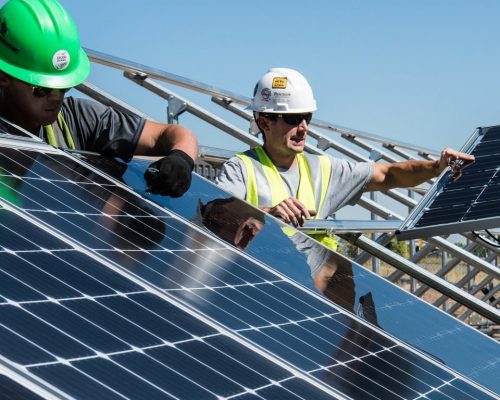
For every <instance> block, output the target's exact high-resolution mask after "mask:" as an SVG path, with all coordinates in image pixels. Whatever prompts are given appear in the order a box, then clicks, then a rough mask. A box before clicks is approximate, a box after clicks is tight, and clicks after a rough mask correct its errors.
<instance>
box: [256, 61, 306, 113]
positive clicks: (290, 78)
mask: <svg viewBox="0 0 500 400" xmlns="http://www.w3.org/2000/svg"><path fill="white" fill-rule="evenodd" d="M249 109H251V110H253V111H255V112H269V113H281V114H292V113H309V112H313V111H315V110H316V100H314V96H313V92H312V89H311V86H309V83H307V81H306V78H304V76H303V75H302V74H301V73H300V72H297V71H295V70H293V69H290V68H271V69H270V70H269V71H267V72H266V73H265V74H264V75H263V76H262V78H260V79H259V81H258V82H257V85H255V89H254V93H253V99H252V103H251V104H250V107H249Z"/></svg>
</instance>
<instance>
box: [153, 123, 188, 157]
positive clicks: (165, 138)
mask: <svg viewBox="0 0 500 400" xmlns="http://www.w3.org/2000/svg"><path fill="white" fill-rule="evenodd" d="M157 146H158V148H157V149H156V151H157V152H158V153H161V154H157V155H164V154H166V153H167V152H168V151H170V150H174V149H175V150H182V151H183V152H185V153H186V154H188V155H189V156H190V157H191V158H192V159H193V160H196V159H197V158H198V141H197V140H196V137H195V136H194V134H193V133H192V132H191V131H190V130H189V129H187V128H184V127H182V126H180V125H168V126H167V128H166V129H165V131H164V132H163V133H162V134H161V135H160V137H159V140H158V143H157Z"/></svg>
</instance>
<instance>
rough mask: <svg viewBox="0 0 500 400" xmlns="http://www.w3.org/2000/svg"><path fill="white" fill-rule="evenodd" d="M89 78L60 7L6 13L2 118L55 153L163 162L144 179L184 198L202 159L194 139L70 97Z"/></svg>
mask: <svg viewBox="0 0 500 400" xmlns="http://www.w3.org/2000/svg"><path fill="white" fill-rule="evenodd" d="M89 71H90V62H89V59H88V57H87V55H86V54H85V52H84V50H83V49H82V48H81V46H80V39H79V34H78V30H77V28H76V25H75V23H74V21H73V19H72V18H71V16H70V15H69V14H68V13H67V12H66V11H65V10H64V8H63V7H62V6H61V4H59V3H58V2H57V1H56V0H9V1H7V2H6V3H5V4H4V5H3V6H2V7H1V8H0V116H1V117H2V118H4V119H5V120H7V121H8V122H10V123H12V124H15V125H17V126H20V127H21V128H24V129H25V130H27V131H29V132H30V133H32V134H34V135H36V136H39V137H40V138H43V139H44V140H45V141H47V142H48V143H49V144H51V145H53V146H58V147H64V148H69V149H80V150H87V151H94V152H98V153H101V154H103V155H108V156H116V157H121V158H122V159H124V160H129V159H130V158H132V156H133V155H148V156H164V157H163V158H161V159H159V160H158V161H156V162H155V163H153V165H152V168H148V172H146V174H145V179H146V182H147V184H148V186H149V189H150V191H151V192H152V193H158V194H164V195H170V196H174V197H177V196H180V195H182V194H183V193H184V192H185V191H186V190H187V189H188V188H189V186H190V183H191V172H192V169H193V166H194V160H195V159H196V157H197V155H198V145H197V141H196V137H195V136H194V134H193V133H192V132H191V131H189V130H188V129H186V128H184V127H182V126H179V125H171V124H160V123H157V122H153V121H150V120H146V119H144V118H141V117H139V116H136V115H132V114H127V113H124V112H121V111H118V110H115V109H113V108H111V107H106V106H104V105H102V104H100V103H97V102H94V101H90V100H85V99H79V98H73V97H68V98H65V97H64V95H65V93H66V92H67V91H68V90H69V89H70V88H72V87H74V86H76V85H79V84H80V83H82V82H83V81H85V79H86V78H87V76H88V74H89ZM0 131H1V129H0ZM152 171H154V172H152Z"/></svg>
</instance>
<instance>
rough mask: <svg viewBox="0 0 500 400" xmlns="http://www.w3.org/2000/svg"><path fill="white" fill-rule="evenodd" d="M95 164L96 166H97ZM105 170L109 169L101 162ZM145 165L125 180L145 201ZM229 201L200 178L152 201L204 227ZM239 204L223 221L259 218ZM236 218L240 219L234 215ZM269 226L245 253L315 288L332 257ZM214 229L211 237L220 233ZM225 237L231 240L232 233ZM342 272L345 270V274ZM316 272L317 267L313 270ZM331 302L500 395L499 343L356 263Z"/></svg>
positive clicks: (339, 276) (133, 166)
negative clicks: (204, 216)
mask: <svg viewBox="0 0 500 400" xmlns="http://www.w3.org/2000/svg"><path fill="white" fill-rule="evenodd" d="M93 163H94V162H93ZM95 165H98V166H99V167H100V168H102V169H103V170H108V169H109V166H107V165H105V164H104V163H103V161H102V159H100V160H96V162H95ZM145 166H146V164H145V163H144V162H141V161H133V162H131V163H130V164H129V165H128V169H127V170H126V172H125V174H124V175H123V179H124V180H125V181H126V182H127V184H129V185H130V186H132V187H134V188H135V189H136V190H137V191H139V192H141V193H142V194H143V195H147V194H146V193H145V192H144V189H145V188H144V182H143V179H142V171H143V170H144V168H145ZM228 197H229V196H228V195H227V194H226V193H224V192H223V191H221V190H220V189H218V188H217V187H216V186H214V185H212V184H211V183H210V182H207V181H206V180H204V179H203V178H201V177H198V176H194V177H193V184H192V186H191V189H190V191H189V193H188V195H185V196H183V197H182V198H179V199H172V198H168V197H160V196H153V198H154V200H155V201H157V202H161V203H162V204H163V205H165V206H166V207H167V208H168V209H170V210H172V211H174V212H176V213H177V214H180V215H182V216H183V217H185V218H186V219H191V220H193V221H197V223H200V222H199V220H200V218H199V216H198V215H197V211H198V210H199V209H200V207H199V204H200V203H202V204H205V205H207V204H208V205H211V204H214V203H224V202H227V201H228V200H229V199H228ZM233 203H234V207H235V212H234V211H230V210H228V208H227V207H226V208H224V213H223V216H224V218H227V219H228V221H231V224H230V225H234V222H235V221H233V218H234V220H238V221H241V220H244V219H245V218H246V217H247V216H249V215H250V216H252V217H255V218H257V217H258V216H257V215H256V214H255V211H253V212H252V210H249V209H248V207H249V206H246V205H245V204H241V203H240V202H236V203H235V202H233V201H229V203H228V204H230V205H232V204H233ZM235 214H237V217H234V215H235ZM262 218H263V222H264V226H263V228H262V229H261V230H260V233H259V234H258V235H257V236H255V237H254V239H253V240H252V241H251V242H250V243H249V244H248V246H247V247H246V248H245V250H244V251H245V253H246V254H248V255H250V256H252V257H254V258H256V259H258V260H259V261H261V262H263V263H264V264H266V265H271V266H272V267H273V268H275V269H277V270H279V271H280V272H282V273H283V274H285V275H287V276H291V277H293V279H294V280H296V281H298V282H301V283H302V284H303V285H305V286H308V287H310V288H312V281H311V272H310V267H311V265H315V264H318V262H320V263H321V262H323V260H324V259H325V258H327V257H329V256H328V254H330V256H333V257H334V258H336V259H339V258H340V259H343V258H342V257H341V256H336V255H335V254H332V252H330V251H328V250H327V249H326V248H324V247H323V246H321V245H319V244H317V243H316V242H315V241H313V240H311V239H308V238H307V237H306V236H304V235H301V238H302V239H303V241H302V242H300V241H297V240H295V238H293V240H290V238H288V237H287V236H286V235H284V234H283V231H282V229H281V227H280V226H279V225H278V224H277V223H276V221H275V220H274V219H273V218H270V217H268V216H262ZM215 231H216V230H215V229H213V228H212V229H211V232H215ZM219 234H220V237H221V238H224V239H225V240H227V239H228V235H227V229H226V230H225V231H224V232H220V233H219ZM341 267H342V268H341ZM311 268H312V267H311ZM333 282H334V285H332V286H333V287H332V290H330V293H329V298H330V299H331V300H332V301H333V302H335V303H336V304H337V305H340V306H341V307H343V308H344V309H347V310H349V311H350V312H354V313H356V314H358V315H359V316H362V317H363V318H364V319H365V320H367V321H369V322H371V323H373V324H375V325H377V326H379V327H380V328H381V329H383V330H384V331H385V332H388V333H389V334H391V335H393V336H395V337H397V338H400V339H401V340H403V341H404V342H406V343H408V344H410V345H411V346H413V347H416V348H418V349H420V350H422V351H424V352H425V353H427V354H429V355H430V356H431V357H433V358H434V359H436V360H440V361H441V362H443V363H445V364H446V365H449V366H450V367H452V368H453V369H456V370H457V371H459V372H460V373H462V374H464V375H466V376H469V377H471V378H472V379H473V380H476V381H478V382H480V383H481V384H483V385H485V386H486V387H489V388H491V389H492V390H494V391H500V382H499V381H498V379H497V376H498V374H499V373H500V369H499V365H498V359H499V358H500V347H499V346H498V343H496V342H495V341H493V340H491V339H490V338H488V337H486V336H485V335H483V334H481V333H479V332H478V331H477V330H475V329H472V328H470V327H468V326H466V325H465V324H463V323H462V322H460V321H457V320H456V319H455V318H452V317H450V316H449V315H447V314H445V313H443V312H440V311H438V310H436V309H435V308H434V307H432V306H430V305H429V304H427V303H426V302H423V301H421V300H420V299H418V298H416V297H415V296H413V295H411V294H409V293H407V292H405V291H403V290H401V289H399V288H398V287H397V286H395V285H393V284H391V283H389V282H388V281H387V280H385V279H383V278H381V277H379V276H377V275H376V274H373V273H371V272H370V271H367V270H366V268H364V267H362V266H360V265H357V264H356V263H353V262H349V263H339V267H338V271H337V273H336V274H335V279H334V280H333Z"/></svg>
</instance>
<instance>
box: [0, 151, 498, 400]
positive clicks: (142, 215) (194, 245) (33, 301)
mask: <svg viewBox="0 0 500 400" xmlns="http://www.w3.org/2000/svg"><path fill="white" fill-rule="evenodd" d="M0 174H1V179H0V184H1V186H3V187H4V188H5V190H7V192H8V193H9V197H8V203H7V202H5V203H4V208H3V209H2V210H0V224H1V225H2V229H1V230H0V232H1V234H0V246H1V250H0V273H1V274H2V279H1V280H0V307H1V312H0V346H1V347H0V353H1V355H2V360H5V361H4V364H6V365H7V366H8V368H9V369H10V370H12V371H13V372H15V373H16V374H22V375H23V376H24V377H25V378H26V379H30V380H31V381H32V382H33V385H34V386H37V387H40V388H43V390H45V391H46V392H50V393H52V394H53V397H54V398H68V397H74V398H82V399H87V398H88V399H115V398H116V399H123V398H130V399H139V398H145V399H173V398H177V399H216V398H217V399H221V398H224V399H228V398H231V399H233V398H234V399H245V400H247V399H330V398H339V399H341V398H354V399H401V398H411V399H493V398H495V396H494V395H493V394H491V393H488V392H487V391H485V390H483V389H481V388H479V386H477V385H476V384H475V383H473V382H471V381H470V380H468V379H466V378H464V377H461V376H460V375H458V374H457V373H455V372H453V371H452V370H450V369H448V368H446V367H444V366H442V365H440V364H439V363H438V362H436V361H434V360H432V359H430V358H429V357H426V356H424V355H422V354H420V353H418V352H416V351H414V350H412V349H410V348H409V347H408V346H406V345H404V344H403V343H401V342H399V341H397V340H395V339H392V338H390V337H389V336H388V335H386V334H384V333H383V332H382V331H380V330H378V329H376V328H374V327H373V326H370V325H369V324H367V323H365V322H362V321H360V320H359V319H358V318H356V317H354V316H351V315H349V314H347V313H346V312H344V311H341V310H340V309H338V308H337V307H335V306H334V305H333V304H332V303H329V302H327V301H324V300H322V299H320V298H318V297H317V296H315V295H313V294H311V293H309V292H308V291H306V290H304V289H302V288H301V287H299V286H298V285H296V284H294V283H293V282H291V281H290V280H288V279H287V278H285V277H283V276H282V275H279V274H277V273H275V272H273V271H272V270H270V269H269V268H267V267H265V266H264V265H262V264H259V263H257V262H255V261H253V260H251V259H250V258H248V257H246V256H244V255H242V254H241V253H239V252H238V251H236V250H235V249H232V248H229V247H228V246H226V245H224V244H222V243H221V242H220V241H218V240H215V239H214V238H211V237H210V236H208V235H207V234H206V233H204V232H203V231H201V230H200V229H197V228H196V227H194V226H192V225H190V224H188V223H186V222H183V221H181V220H180V219H179V218H177V217H175V216H174V215H172V214H170V213H169V212H168V211H166V210H163V209H161V208H159V207H157V206H155V205H153V204H151V203H148V202H147V201H145V200H143V199H141V198H140V197H138V196H137V195H135V194H134V193H132V192H130V191H128V190H127V189H126V188H123V187H122V186H121V185H120V184H119V183H117V182H115V181H113V180H110V179H107V178H106V177H104V176H103V175H100V174H99V173H98V172H97V171H91V170H89V169H88V168H87V167H86V166H84V165H82V164H80V163H79V162H78V161H76V160H73V159H71V158H69V157H68V156H66V155H63V154H56V153H52V152H50V151H48V150H47V151H46V152H44V153H39V152H36V151H33V150H26V149H21V148H5V147H4V148H1V149H0ZM5 198H7V197H5ZM12 376H13V379H15V380H16V375H15V374H13V375H12ZM16 381H17V380H16Z"/></svg>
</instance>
